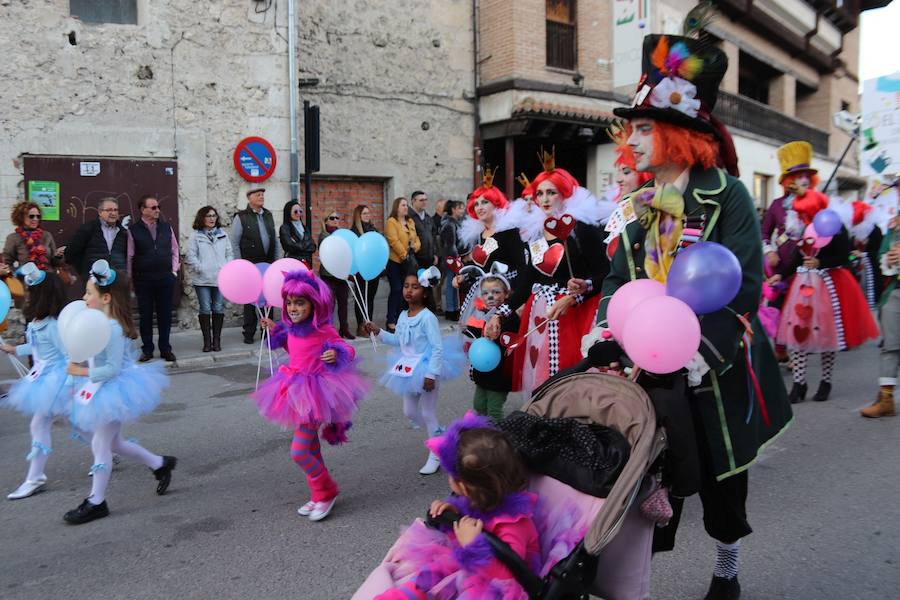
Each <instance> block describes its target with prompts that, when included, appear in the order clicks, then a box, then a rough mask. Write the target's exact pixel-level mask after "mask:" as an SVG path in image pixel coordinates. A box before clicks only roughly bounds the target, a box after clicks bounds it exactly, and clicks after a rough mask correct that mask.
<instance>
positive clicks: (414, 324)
mask: <svg viewBox="0 0 900 600" xmlns="http://www.w3.org/2000/svg"><path fill="white" fill-rule="evenodd" d="M439 278H440V272H439V271H438V270H437V268H436V267H429V268H428V269H421V270H420V271H419V274H418V275H415V274H410V275H407V276H406V278H405V279H404V280H403V300H404V301H405V302H406V306H407V308H406V310H404V311H403V312H401V313H400V318H399V319H398V320H397V332H396V333H391V332H389V331H386V330H383V329H379V328H378V326H377V325H375V324H374V323H366V331H367V332H370V333H374V334H377V335H380V337H381V340H382V341H383V342H384V343H385V344H390V345H391V346H399V348H400V351H399V352H397V353H395V355H394V356H392V357H391V359H389V361H388V364H391V365H392V366H391V368H390V369H388V370H387V372H385V374H384V375H383V376H382V377H381V384H382V385H383V386H385V387H386V388H388V389H389V390H391V391H392V392H394V393H395V394H398V395H400V396H402V397H403V413H404V414H405V415H406V417H407V418H408V419H409V420H410V421H412V422H413V423H415V424H416V425H419V426H420V427H425V428H426V430H427V431H428V435H436V434H438V433H441V432H442V431H443V430H442V429H441V425H440V422H439V421H438V416H437V400H438V389H437V388H438V381H440V380H447V379H453V378H454V377H456V376H457V375H459V374H460V373H461V372H462V368H463V365H464V364H465V360H466V357H465V354H464V353H463V352H462V344H461V343H459V337H458V336H453V337H452V338H451V337H449V336H448V338H446V339H442V338H441V328H440V325H439V324H438V320H437V317H436V316H435V315H434V310H435V309H434V297H433V296H432V295H431V292H432V286H433V285H434V283H436V282H437V281H438V280H439ZM439 466H440V465H439V463H438V459H437V456H435V454H434V453H431V454H429V455H428V460H427V462H426V463H425V465H424V466H422V468H421V469H420V470H419V473H420V474H422V475H432V474H434V473H437V470H438V467H439Z"/></svg>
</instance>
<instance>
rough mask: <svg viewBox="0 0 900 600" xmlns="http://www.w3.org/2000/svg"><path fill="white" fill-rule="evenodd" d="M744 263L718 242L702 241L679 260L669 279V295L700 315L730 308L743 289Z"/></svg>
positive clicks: (674, 263)
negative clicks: (742, 267) (742, 268)
mask: <svg viewBox="0 0 900 600" xmlns="http://www.w3.org/2000/svg"><path fill="white" fill-rule="evenodd" d="M742 279H743V276H742V272H741V263H740V261H739V260H738V259H737V256H735V255H734V253H733V252H732V251H731V250H729V249H728V248H726V247H725V246H723V245H722V244H716V243H715V242H700V243H698V244H694V245H693V246H689V247H688V248H686V249H684V250H682V251H681V252H679V253H678V256H676V257H675V261H674V262H673V263H672V267H671V268H670V269H669V276H668V277H667V278H666V295H668V296H672V297H674V298H678V299H679V300H681V301H682V302H684V303H685V304H687V305H688V306H690V307H691V309H692V310H693V311H694V312H695V313H696V314H698V315H706V314H709V313H713V312H716V311H717V310H721V309H723V308H725V307H726V306H728V303H729V302H731V301H732V300H734V297H735V296H737V293H738V291H740V289H741V281H742Z"/></svg>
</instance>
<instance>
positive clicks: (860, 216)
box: [853, 200, 872, 225]
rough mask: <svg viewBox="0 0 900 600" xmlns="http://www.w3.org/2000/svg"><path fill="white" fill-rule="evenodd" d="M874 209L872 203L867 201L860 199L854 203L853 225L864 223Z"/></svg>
mask: <svg viewBox="0 0 900 600" xmlns="http://www.w3.org/2000/svg"><path fill="white" fill-rule="evenodd" d="M871 210H872V205H871V204H866V203H865V202H860V201H859V200H857V201H855V202H854V203H853V225H859V224H860V223H862V222H863V221H864V220H865V218H866V215H868V214H869V212H871Z"/></svg>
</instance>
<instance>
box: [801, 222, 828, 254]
mask: <svg viewBox="0 0 900 600" xmlns="http://www.w3.org/2000/svg"><path fill="white" fill-rule="evenodd" d="M832 237H833V236H830V235H825V236H822V235H819V234H818V233H816V228H815V227H813V224H812V223H810V224H809V225H807V226H806V229H804V230H803V239H805V240H809V239H811V240H813V248H815V249H816V250H818V249H819V248H824V247H825V246H827V245H828V244H829V243H831V239H832Z"/></svg>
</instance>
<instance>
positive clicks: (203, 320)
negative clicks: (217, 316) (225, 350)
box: [197, 315, 212, 352]
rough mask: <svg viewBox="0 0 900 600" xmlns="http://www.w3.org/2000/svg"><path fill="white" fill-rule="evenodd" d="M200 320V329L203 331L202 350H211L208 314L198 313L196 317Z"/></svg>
mask: <svg viewBox="0 0 900 600" xmlns="http://www.w3.org/2000/svg"><path fill="white" fill-rule="evenodd" d="M197 318H198V319H199V321H200V331H201V332H202V333H203V351H204V352H209V351H210V350H212V335H211V333H210V316H209V315H199V316H198V317H197Z"/></svg>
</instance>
